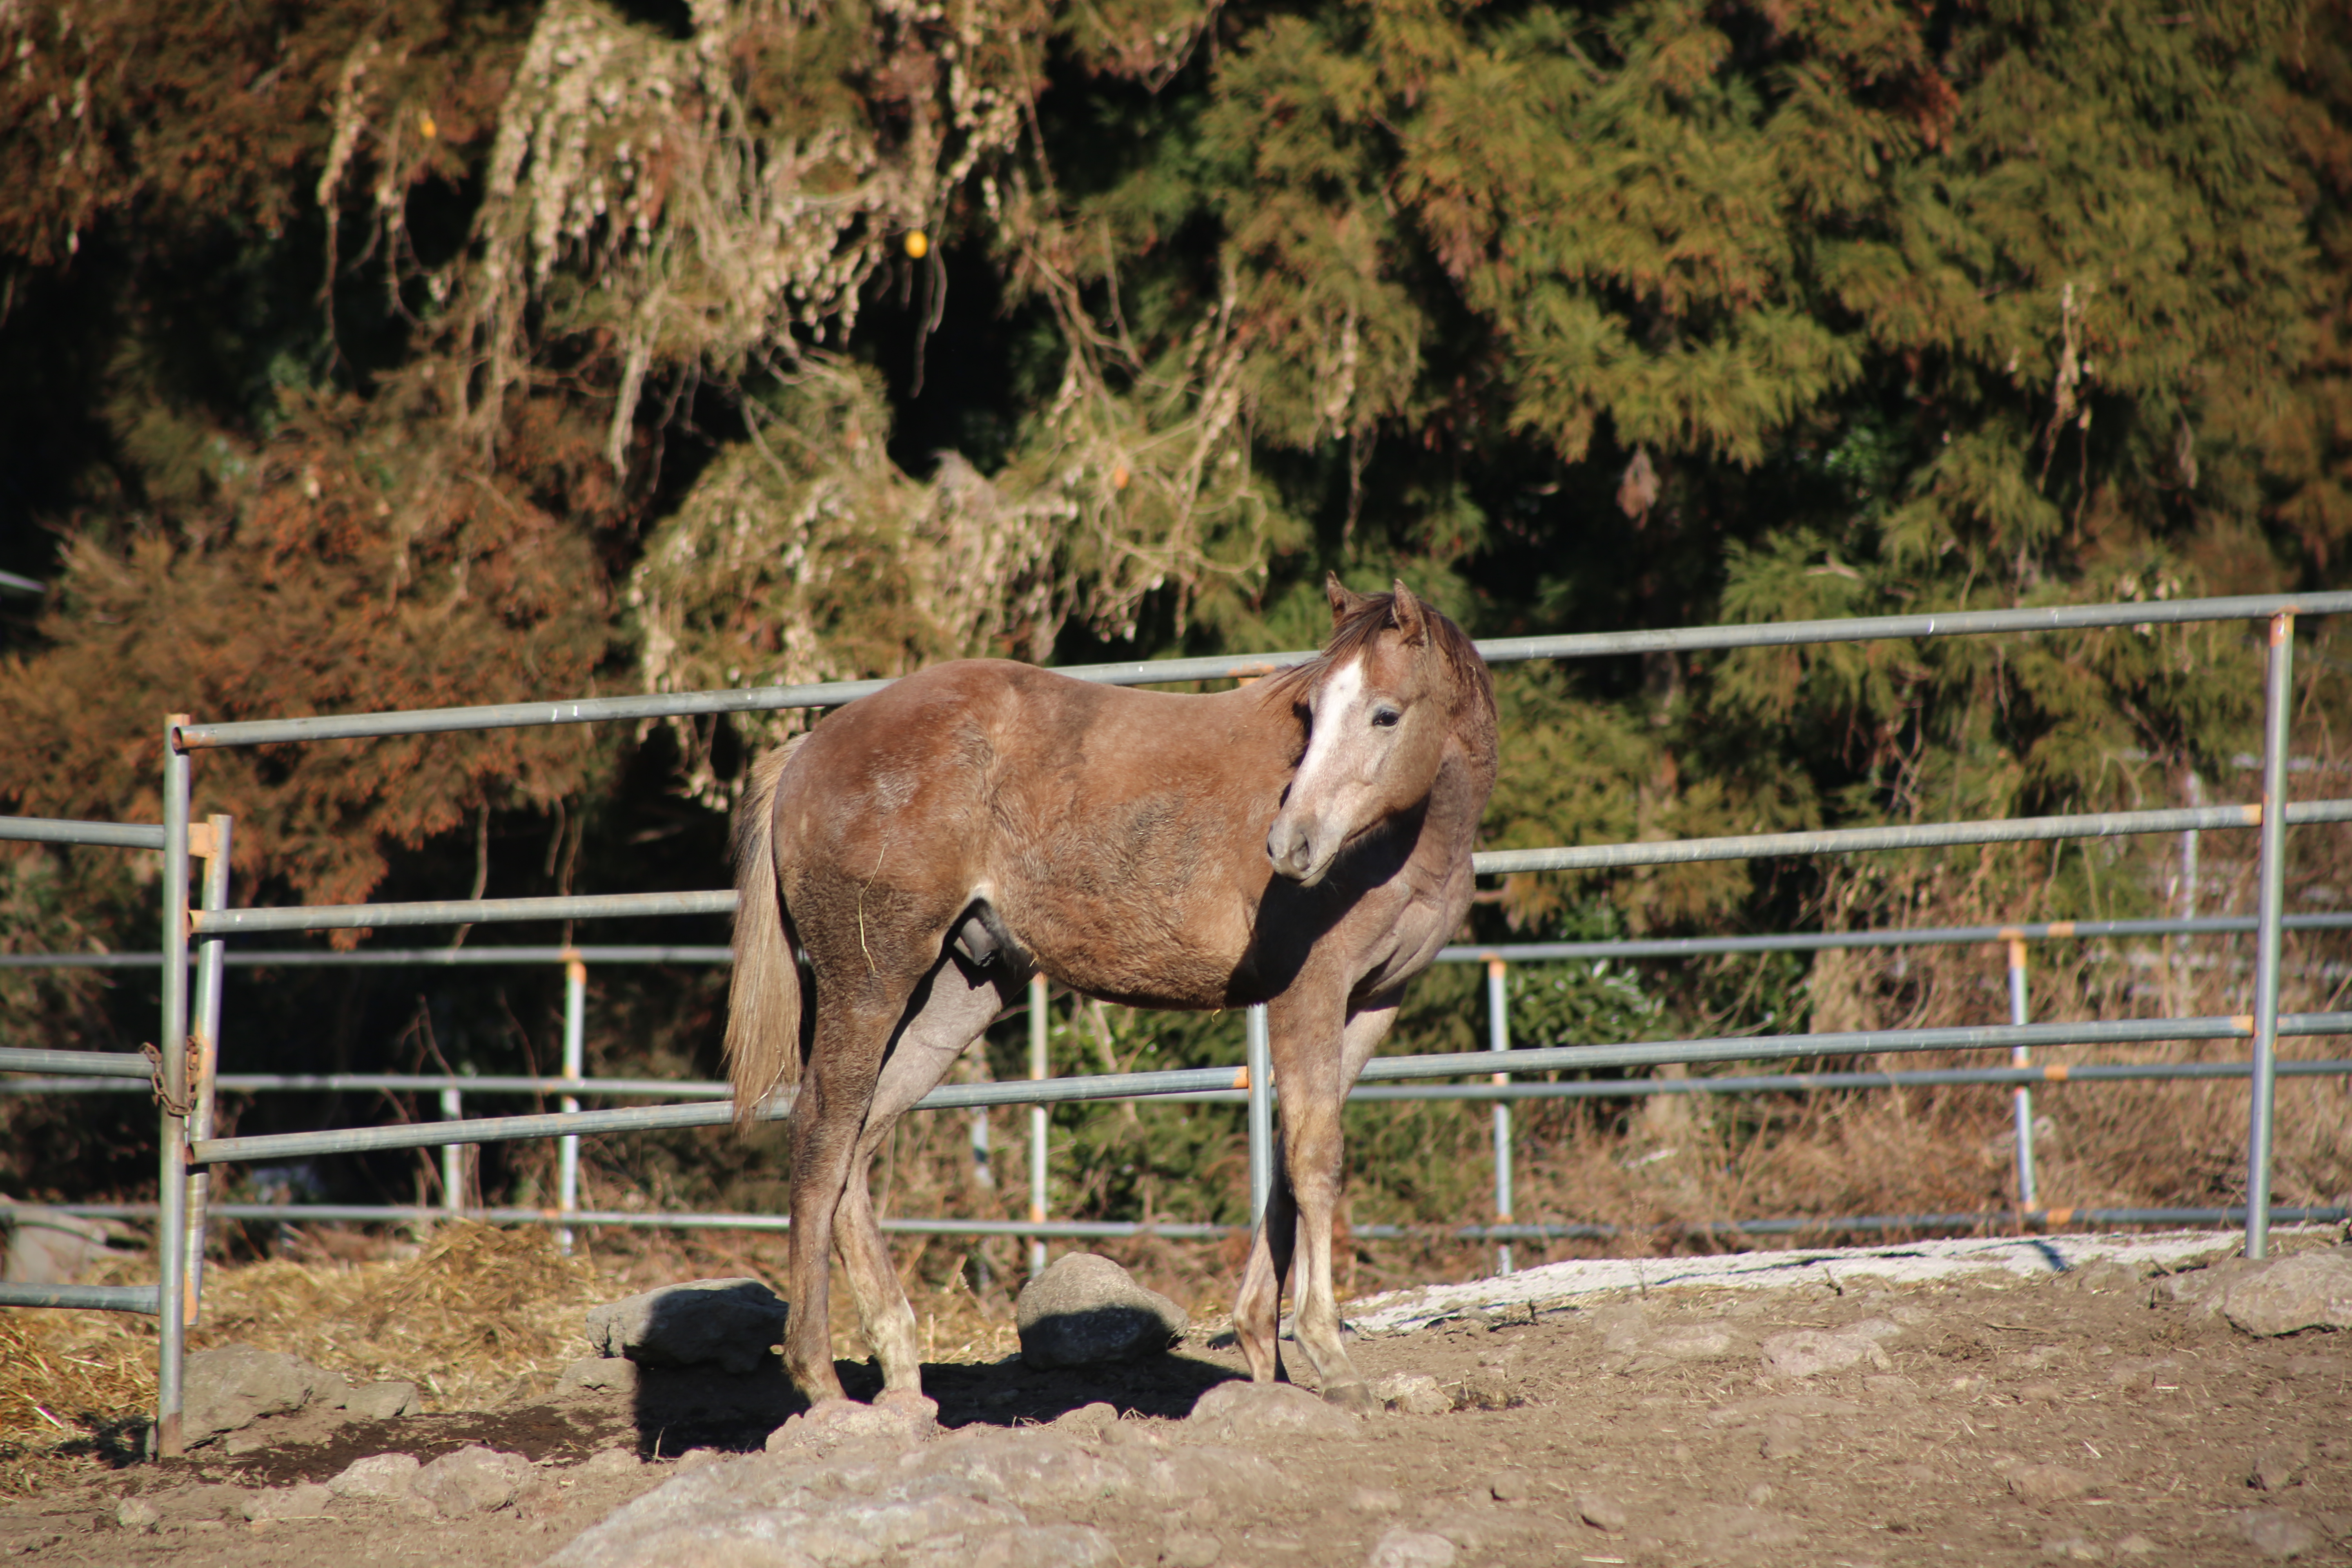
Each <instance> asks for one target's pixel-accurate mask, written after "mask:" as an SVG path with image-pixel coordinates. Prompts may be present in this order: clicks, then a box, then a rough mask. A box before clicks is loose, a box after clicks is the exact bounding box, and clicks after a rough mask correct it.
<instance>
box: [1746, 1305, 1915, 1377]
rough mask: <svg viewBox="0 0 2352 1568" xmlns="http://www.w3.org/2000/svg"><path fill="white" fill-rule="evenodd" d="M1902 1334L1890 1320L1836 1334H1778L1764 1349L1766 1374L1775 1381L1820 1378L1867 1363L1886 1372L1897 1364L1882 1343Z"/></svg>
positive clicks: (1870, 1321) (1866, 1322) (1872, 1320)
mask: <svg viewBox="0 0 2352 1568" xmlns="http://www.w3.org/2000/svg"><path fill="white" fill-rule="evenodd" d="M1902 1331H1903V1329H1902V1326H1901V1325H1900V1324H1898V1323H1896V1322H1895V1321H1894V1320H1892V1319H1890V1318H1868V1319H1864V1321H1861V1322H1859V1323H1855V1324H1853V1326H1852V1327H1850V1328H1843V1329H1838V1330H1835V1331H1821V1330H1813V1329H1799V1330H1796V1331H1793V1332H1790V1333H1785V1334H1774V1335H1772V1336H1771V1337H1770V1338H1769V1339H1767V1340H1766V1341H1765V1342H1763V1345H1762V1346H1761V1347H1760V1349H1761V1351H1762V1353H1763V1357H1764V1371H1765V1373H1767V1375H1769V1376H1772V1377H1817V1376H1819V1375H1820V1374H1821V1373H1825V1372H1843V1371H1844V1370H1845V1369H1846V1368H1847V1367H1850V1366H1852V1365H1853V1364H1854V1363H1856V1362H1862V1361H1867V1362H1868V1363H1870V1364H1871V1365H1873V1366H1874V1367H1877V1368H1878V1369H1879V1370H1880V1371H1882V1372H1884V1371H1885V1370H1886V1369H1887V1368H1889V1367H1891V1366H1892V1365H1893V1364H1894V1363H1892V1362H1891V1361H1889V1360H1888V1359H1887V1355H1886V1352H1885V1350H1883V1349H1881V1348H1880V1346H1879V1341H1881V1340H1891V1339H1893V1338H1894V1337H1895V1335H1897V1334H1899V1333H1901V1332H1902Z"/></svg>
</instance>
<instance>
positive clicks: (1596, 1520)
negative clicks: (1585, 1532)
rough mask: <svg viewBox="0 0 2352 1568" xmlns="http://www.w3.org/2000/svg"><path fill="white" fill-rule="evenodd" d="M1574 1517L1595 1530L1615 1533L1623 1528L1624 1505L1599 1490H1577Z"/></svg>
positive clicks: (1620, 1531) (1618, 1532)
mask: <svg viewBox="0 0 2352 1568" xmlns="http://www.w3.org/2000/svg"><path fill="white" fill-rule="evenodd" d="M1576 1517H1577V1518H1579V1519H1580V1520H1582V1521H1584V1522H1585V1523H1587V1524H1589V1525H1591V1527H1592V1528H1593V1529H1595V1530H1605V1531H1609V1533H1610V1534H1612V1535H1616V1534H1620V1533H1622V1531H1623V1530H1624V1528H1625V1505H1624V1504H1623V1503H1622V1502H1619V1501H1618V1500H1616V1499H1615V1498H1613V1497H1606V1496H1603V1495H1602V1494H1601V1493H1600V1492H1579V1493H1577V1494H1576Z"/></svg>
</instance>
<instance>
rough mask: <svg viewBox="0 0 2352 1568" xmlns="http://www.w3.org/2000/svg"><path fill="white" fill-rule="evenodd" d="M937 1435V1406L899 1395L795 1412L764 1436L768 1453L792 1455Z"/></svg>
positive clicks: (896, 1444) (899, 1444)
mask: <svg viewBox="0 0 2352 1568" xmlns="http://www.w3.org/2000/svg"><path fill="white" fill-rule="evenodd" d="M939 1435H940V1405H939V1401H938V1400H936V1399H926V1398H924V1397H923V1396H922V1395H920V1394H915V1395H912V1396H907V1395H900V1396H898V1397H895V1398H889V1399H883V1400H877V1401H876V1402H875V1403H874V1404H872V1405H860V1404H858V1403H857V1402H856V1400H852V1399H843V1400H835V1401H833V1402H831V1403H829V1404H824V1405H816V1406H814V1408H812V1409H810V1410H808V1411H806V1412H804V1413H803V1414H802V1415H793V1416H789V1417H787V1418H786V1419H785V1422H784V1424H783V1425H782V1426H779V1427H777V1428H776V1429H775V1430H774V1431H772V1432H771V1433H769V1434H768V1441H767V1444H766V1447H767V1451H768V1452H769V1453H771V1454H791V1453H797V1452H803V1451H814V1452H817V1453H824V1452H829V1451H830V1450H832V1449H833V1448H835V1447H838V1446H839V1445H841V1444H844V1443H854V1444H880V1445H883V1446H887V1447H892V1448H911V1447H916V1446H918V1445H919V1444H923V1443H928V1442H929V1441H930V1440H931V1439H932V1438H934V1437H936V1436H939Z"/></svg>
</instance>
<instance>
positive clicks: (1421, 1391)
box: [1371, 1372, 1454, 1415]
mask: <svg viewBox="0 0 2352 1568" xmlns="http://www.w3.org/2000/svg"><path fill="white" fill-rule="evenodd" d="M1371 1389H1372V1397H1373V1398H1374V1399H1377V1400H1379V1401H1380V1402H1381V1404H1382V1405H1387V1406H1388V1407H1389V1408H1390V1409H1391V1410H1402V1411H1403V1412H1404V1413H1405V1414H1406V1415H1444V1414H1445V1413H1446V1412H1447V1411H1449V1410H1451V1409H1453V1408H1454V1398H1453V1396H1452V1395H1451V1394H1447V1393H1446V1392H1445V1387H1444V1384H1441V1383H1439V1382H1438V1381H1437V1379H1435V1378H1433V1377H1432V1376H1430V1375H1429V1374H1428V1373H1425V1372H1392V1373H1389V1374H1388V1375H1387V1376H1386V1377H1383V1378H1379V1379H1376V1380H1375V1381H1374V1382H1373V1384H1372V1385H1371Z"/></svg>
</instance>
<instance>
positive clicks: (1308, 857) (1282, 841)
mask: <svg viewBox="0 0 2352 1568" xmlns="http://www.w3.org/2000/svg"><path fill="white" fill-rule="evenodd" d="M1265 858H1267V859H1268V860H1271V861H1272V862H1274V870H1275V875H1276V876H1278V877H1286V878H1288V879H1290V880H1291V881H1294V882H1297V883H1298V884H1299V885H1300V886H1302V887H1307V888H1311V887H1313V886H1315V884H1316V883H1318V882H1319V881H1321V880H1322V879H1323V873H1324V872H1326V871H1328V870H1329V869H1330V868H1331V858H1330V857H1329V856H1328V855H1320V856H1318V854H1317V853H1316V851H1315V836H1314V835H1313V834H1312V833H1310V832H1308V831H1307V828H1306V826H1304V825H1303V824H1300V823H1296V822H1292V821H1290V820H1289V819H1288V818H1286V817H1280V816H1277V817H1276V818H1275V820H1274V826H1273V828H1272V830H1271V831H1269V832H1268V833H1267V834H1266V836H1265Z"/></svg>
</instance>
